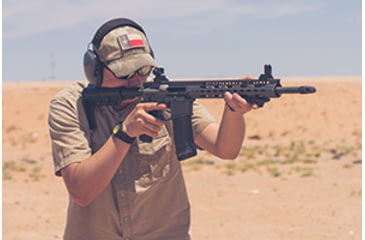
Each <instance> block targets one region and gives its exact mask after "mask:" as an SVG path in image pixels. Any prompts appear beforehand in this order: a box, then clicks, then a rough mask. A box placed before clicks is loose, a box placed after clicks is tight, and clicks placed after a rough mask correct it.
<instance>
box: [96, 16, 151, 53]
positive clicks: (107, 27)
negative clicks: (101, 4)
mask: <svg viewBox="0 0 365 240" xmlns="http://www.w3.org/2000/svg"><path fill="white" fill-rule="evenodd" d="M125 26H130V27H133V28H136V29H138V30H139V31H141V32H142V33H143V34H144V35H145V36H146V33H145V32H144V30H143V28H142V27H141V26H140V25H138V24H137V23H136V22H134V21H132V20H130V19H128V18H116V19H112V20H110V21H108V22H106V23H104V24H103V25H102V26H101V27H100V28H99V29H98V30H97V31H96V33H95V36H94V38H93V40H92V41H91V43H92V44H93V46H94V47H95V48H96V49H98V48H99V47H100V44H101V41H102V40H103V38H104V36H105V35H106V34H108V33H109V32H110V31H111V30H113V29H115V28H118V27H125Z"/></svg>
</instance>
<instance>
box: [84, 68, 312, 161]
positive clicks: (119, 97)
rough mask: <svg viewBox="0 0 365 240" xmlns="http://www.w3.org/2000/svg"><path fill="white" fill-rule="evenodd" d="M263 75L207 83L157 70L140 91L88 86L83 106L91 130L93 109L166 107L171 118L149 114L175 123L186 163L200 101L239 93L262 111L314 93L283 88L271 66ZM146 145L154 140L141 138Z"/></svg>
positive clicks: (178, 150) (179, 152)
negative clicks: (134, 104)
mask: <svg viewBox="0 0 365 240" xmlns="http://www.w3.org/2000/svg"><path fill="white" fill-rule="evenodd" d="M264 71H265V72H264V74H261V75H260V77H259V78H258V79H253V80H238V79H230V80H208V81H198V80H190V81H169V80H168V79H167V78H166V76H165V75H164V70H163V68H155V69H154V71H153V74H154V75H155V77H154V80H153V82H146V83H144V84H143V86H142V87H141V88H126V87H119V88H103V87H95V86H93V85H89V86H88V87H87V88H85V89H84V90H83V92H82V103H83V105H84V108H85V111H86V115H87V118H88V122H89V127H90V129H95V128H96V122H95V118H94V109H95V107H96V106H100V105H109V106H117V105H119V104H120V102H121V101H123V100H125V99H132V98H135V97H140V98H141V100H142V101H143V102H158V103H164V104H166V106H167V107H168V108H169V109H170V111H171V113H170V115H171V116H170V117H169V118H168V119H166V118H165V115H164V114H163V113H162V112H161V111H152V112H150V114H152V115H153V116H155V117H157V118H159V119H161V120H166V121H167V120H172V121H173V128H174V135H175V137H174V139H175V146H176V155H177V158H178V159H179V160H184V159H187V158H190V157H193V156H195V155H196V145H195V143H194V139H193V133H192V121H191V116H192V106H193V102H194V101H195V99H197V98H223V96H224V93H225V92H230V93H237V94H239V95H240V96H241V97H243V98H245V99H246V100H247V101H248V102H249V103H252V104H257V105H258V106H259V107H262V106H263V105H264V104H265V103H266V102H268V101H269V100H270V98H278V97H280V96H281V94H287V93H299V94H308V93H314V92H315V91H316V89H315V88H314V87H311V86H299V87H282V86H281V84H280V79H274V77H273V76H272V75H271V66H270V65H265V69H264ZM140 139H141V140H142V141H144V142H151V141H152V138H151V137H149V136H146V135H143V136H140Z"/></svg>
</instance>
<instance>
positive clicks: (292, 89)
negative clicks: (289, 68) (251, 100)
mask: <svg viewBox="0 0 365 240" xmlns="http://www.w3.org/2000/svg"><path fill="white" fill-rule="evenodd" d="M275 91H276V93H277V94H279V95H281V94H283V93H285V94H286V93H300V94H309V93H315V92H316V89H315V88H314V87H311V86H300V87H276V89H275Z"/></svg>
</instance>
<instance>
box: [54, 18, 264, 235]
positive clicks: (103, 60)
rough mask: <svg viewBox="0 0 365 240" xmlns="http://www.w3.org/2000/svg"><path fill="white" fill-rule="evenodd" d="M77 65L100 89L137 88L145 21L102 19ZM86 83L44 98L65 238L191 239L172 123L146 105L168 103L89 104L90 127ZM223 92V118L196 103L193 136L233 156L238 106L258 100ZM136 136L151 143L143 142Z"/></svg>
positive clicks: (241, 110)
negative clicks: (63, 195)
mask: <svg viewBox="0 0 365 240" xmlns="http://www.w3.org/2000/svg"><path fill="white" fill-rule="evenodd" d="M84 65H85V74H86V77H87V78H88V80H89V83H90V84H93V85H95V86H97V87H104V88H114V87H121V86H124V87H141V86H142V84H143V83H144V82H145V81H147V77H148V75H149V74H150V72H151V70H152V68H153V67H155V66H157V64H156V62H155V60H154V58H153V52H152V49H151V47H150V45H149V43H148V40H147V37H146V35H145V32H144V30H143V29H142V27H141V26H139V25H138V24H137V23H135V22H133V21H131V20H129V19H123V18H121V19H113V20H111V21H108V22H106V23H105V24H104V25H103V26H101V27H100V28H99V30H98V31H97V32H96V34H95V36H94V38H93V40H92V49H90V50H88V51H87V52H86V54H85V59H84ZM86 86H87V85H86V84H84V83H76V84H74V85H72V86H71V87H69V88H66V89H64V90H62V91H60V92H59V93H58V94H57V95H56V96H55V97H54V98H53V99H52V100H51V103H50V111H49V128H50V135H51V139H52V152H53V160H54V163H55V172H56V175H58V176H62V177H63V180H64V182H65V185H66V187H67V190H68V192H69V195H70V202H69V209H68V215H67V224H66V229H65V235H64V239H67V240H69V239H87V240H92V239H108V240H114V239H115V240H116V239H120V240H121V239H135V240H142V239H143V240H148V239H158V240H164V239H166V240H167V239H168V240H173V239H176V240H180V239H181V240H182V239H190V237H189V233H188V232H189V223H190V208H189V201H188V198H187V193H186V189H185V184H184V179H183V175H182V171H181V166H180V163H179V161H178V160H177V159H176V155H175V151H174V144H173V138H172V137H171V136H173V130H172V126H171V125H172V124H171V121H167V122H164V121H161V120H159V119H157V118H155V117H154V116H152V115H150V114H149V112H150V111H152V110H161V111H162V110H166V109H167V107H166V106H165V105H164V104H158V103H153V102H148V103H146V102H145V103H142V102H140V101H139V99H137V98H136V99H130V100H125V101H122V102H121V103H120V105H119V106H117V107H112V106H100V107H97V108H96V109H95V112H94V117H95V122H96V123H97V128H96V129H90V126H89V124H88V119H87V116H86V113H85V109H84V107H83V105H82V103H81V100H80V97H81V93H82V90H83V89H84V88H85V87H86ZM224 101H225V109H224V113H223V116H222V119H221V122H220V124H218V123H217V122H216V121H215V120H214V119H213V118H212V116H211V115H210V114H209V113H208V112H207V111H206V110H205V109H204V108H203V107H202V106H201V105H200V104H198V103H194V106H193V116H192V121H193V132H194V139H195V143H196V144H197V145H198V146H199V147H200V148H201V149H205V150H207V151H208V152H210V153H212V154H214V155H216V156H218V157H220V158H223V159H234V158H235V157H236V156H237V155H238V153H239V151H240V148H241V145H242V142H243V138H244V133H245V123H244V118H243V115H244V114H245V113H247V112H248V111H250V110H251V109H254V108H257V106H256V105H250V104H248V103H247V102H246V101H245V100H244V99H243V98H241V97H240V96H239V95H236V94H233V95H232V94H230V93H226V94H225V97H224ZM113 129H114V131H113ZM112 132H113V133H112ZM141 135H148V136H151V137H152V138H153V142H152V143H146V142H142V141H141V140H140V139H139V138H138V136H141Z"/></svg>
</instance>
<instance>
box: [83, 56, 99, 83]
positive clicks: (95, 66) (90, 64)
mask: <svg viewBox="0 0 365 240" xmlns="http://www.w3.org/2000/svg"><path fill="white" fill-rule="evenodd" d="M84 73H85V76H86V78H87V80H88V81H89V82H90V84H92V85H94V86H100V85H101V83H102V81H103V64H102V63H101V62H100V60H99V57H98V56H97V55H96V53H95V52H94V51H93V50H91V49H88V50H87V51H86V52H85V54H84Z"/></svg>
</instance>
